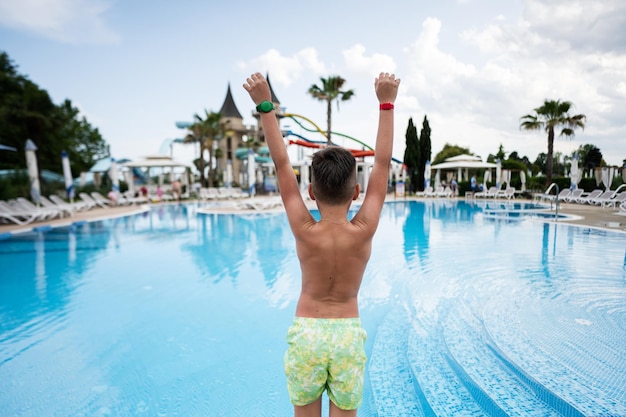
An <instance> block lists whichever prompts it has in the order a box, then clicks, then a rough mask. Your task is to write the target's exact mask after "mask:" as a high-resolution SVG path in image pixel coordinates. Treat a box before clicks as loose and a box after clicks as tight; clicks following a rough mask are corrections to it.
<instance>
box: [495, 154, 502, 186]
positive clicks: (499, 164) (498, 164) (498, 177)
mask: <svg viewBox="0 0 626 417" xmlns="http://www.w3.org/2000/svg"><path fill="white" fill-rule="evenodd" d="M501 185H502V161H501V160H500V158H498V160H497V161H496V188H497V189H498V190H499V189H500V186H501Z"/></svg>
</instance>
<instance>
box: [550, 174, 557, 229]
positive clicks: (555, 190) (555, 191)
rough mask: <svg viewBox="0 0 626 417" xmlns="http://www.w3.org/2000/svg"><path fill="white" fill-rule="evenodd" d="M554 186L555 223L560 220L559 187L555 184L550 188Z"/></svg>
mask: <svg viewBox="0 0 626 417" xmlns="http://www.w3.org/2000/svg"><path fill="white" fill-rule="evenodd" d="M552 186H554V221H558V220H559V185H558V184H557V183H555V182H553V183H552V184H551V185H550V187H552Z"/></svg>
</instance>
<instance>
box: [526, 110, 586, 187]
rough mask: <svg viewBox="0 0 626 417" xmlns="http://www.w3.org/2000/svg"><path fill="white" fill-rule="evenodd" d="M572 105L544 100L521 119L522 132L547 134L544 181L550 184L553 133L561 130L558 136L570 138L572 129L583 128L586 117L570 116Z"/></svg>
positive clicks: (579, 115)
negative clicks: (543, 131)
mask: <svg viewBox="0 0 626 417" xmlns="http://www.w3.org/2000/svg"><path fill="white" fill-rule="evenodd" d="M572 106H573V104H572V103H571V102H569V101H560V100H544V102H543V105H541V106H540V107H537V108H536V109H534V112H535V113H534V114H527V115H525V116H522V117H521V120H522V122H521V124H520V128H521V129H524V130H542V129H543V130H545V131H546V132H547V133H548V153H547V159H546V181H547V183H548V184H551V183H552V174H553V172H552V171H553V154H554V133H555V130H558V129H559V128H560V129H561V132H560V133H559V136H565V137H568V138H571V137H573V136H574V129H576V128H581V129H584V128H585V122H586V120H587V116H585V115H584V114H576V115H570V114H569V111H570V109H571V108H572Z"/></svg>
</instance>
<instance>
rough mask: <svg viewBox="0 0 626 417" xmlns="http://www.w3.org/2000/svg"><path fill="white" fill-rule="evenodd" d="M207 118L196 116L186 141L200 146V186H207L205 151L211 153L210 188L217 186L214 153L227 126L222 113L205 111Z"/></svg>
mask: <svg viewBox="0 0 626 417" xmlns="http://www.w3.org/2000/svg"><path fill="white" fill-rule="evenodd" d="M204 114H205V117H204V118H202V117H200V116H198V115H197V114H194V116H193V117H194V123H193V124H192V125H191V126H189V133H188V134H187V136H186V137H185V139H184V142H185V143H192V142H196V143H198V144H199V146H200V158H199V160H198V163H197V165H198V170H199V171H200V184H202V186H203V187H204V186H205V185H206V176H205V169H206V165H205V164H206V162H207V161H206V160H205V159H204V151H205V150H206V151H208V153H209V160H208V162H209V187H213V186H214V184H215V170H214V169H213V153H214V151H215V149H214V148H215V146H214V143H215V141H216V140H219V139H221V138H222V136H223V133H224V131H225V124H224V123H223V122H222V115H221V114H220V113H215V112H208V111H206V110H205V111H204Z"/></svg>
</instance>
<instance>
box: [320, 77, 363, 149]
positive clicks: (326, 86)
mask: <svg viewBox="0 0 626 417" xmlns="http://www.w3.org/2000/svg"><path fill="white" fill-rule="evenodd" d="M320 81H322V86H321V87H319V86H318V85H317V84H313V85H312V86H311V87H309V94H310V95H311V96H312V97H313V98H316V99H318V100H319V101H324V102H326V140H327V143H328V144H329V145H330V144H331V143H332V141H331V132H332V131H331V120H332V103H333V101H336V102H337V110H339V101H347V100H350V99H351V98H352V96H354V91H353V90H345V91H344V90H342V89H341V88H342V87H343V85H344V84H345V83H346V80H344V79H343V78H341V77H340V76H338V75H335V76H329V77H328V78H320Z"/></svg>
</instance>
